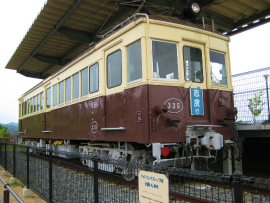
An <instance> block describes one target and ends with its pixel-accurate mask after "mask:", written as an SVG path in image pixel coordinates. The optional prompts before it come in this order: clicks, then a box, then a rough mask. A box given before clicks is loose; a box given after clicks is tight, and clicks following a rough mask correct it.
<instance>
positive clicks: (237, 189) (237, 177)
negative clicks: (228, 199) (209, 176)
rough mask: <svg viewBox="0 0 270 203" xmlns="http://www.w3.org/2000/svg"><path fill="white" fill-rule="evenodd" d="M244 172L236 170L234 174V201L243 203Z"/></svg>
mask: <svg viewBox="0 0 270 203" xmlns="http://www.w3.org/2000/svg"><path fill="white" fill-rule="evenodd" d="M241 178H242V173H241V172H240V171H236V172H235V173H234V174H233V189H234V202H237V203H243V188H242V183H241Z"/></svg>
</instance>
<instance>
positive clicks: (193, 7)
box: [182, 1, 201, 19]
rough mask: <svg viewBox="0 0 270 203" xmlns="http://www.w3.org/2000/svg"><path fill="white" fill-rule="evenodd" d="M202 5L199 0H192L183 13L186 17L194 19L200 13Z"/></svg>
mask: <svg viewBox="0 0 270 203" xmlns="http://www.w3.org/2000/svg"><path fill="white" fill-rule="evenodd" d="M200 13H201V7H200V5H199V4H198V3H197V2H193V1H190V2H189V3H188V4H187V6H186V7H185V8H184V10H183V13H182V15H183V16H184V17H185V18H188V19H193V18H195V17H196V16H198V15H200Z"/></svg>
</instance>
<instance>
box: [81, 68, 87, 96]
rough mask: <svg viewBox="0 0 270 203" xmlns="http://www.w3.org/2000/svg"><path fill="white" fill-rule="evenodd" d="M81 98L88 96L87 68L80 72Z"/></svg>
mask: <svg viewBox="0 0 270 203" xmlns="http://www.w3.org/2000/svg"><path fill="white" fill-rule="evenodd" d="M81 88H82V90H81V96H82V97H83V96H86V95H87V94H88V68H85V69H83V70H82V71H81Z"/></svg>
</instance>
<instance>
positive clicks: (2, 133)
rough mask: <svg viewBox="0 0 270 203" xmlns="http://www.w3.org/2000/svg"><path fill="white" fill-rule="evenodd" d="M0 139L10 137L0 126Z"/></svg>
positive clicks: (5, 129) (4, 128)
mask: <svg viewBox="0 0 270 203" xmlns="http://www.w3.org/2000/svg"><path fill="white" fill-rule="evenodd" d="M0 137H10V133H7V128H6V127H4V126H2V125H1V124H0Z"/></svg>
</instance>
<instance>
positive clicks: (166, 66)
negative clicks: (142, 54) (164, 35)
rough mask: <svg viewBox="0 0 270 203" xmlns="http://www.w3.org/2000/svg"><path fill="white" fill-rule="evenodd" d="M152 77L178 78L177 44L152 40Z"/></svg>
mask: <svg viewBox="0 0 270 203" xmlns="http://www.w3.org/2000/svg"><path fill="white" fill-rule="evenodd" d="M152 56H153V77H154V78H164V79H178V78H179V77H178V60H177V44H176V43H172V42H163V41H156V40H152Z"/></svg>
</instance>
